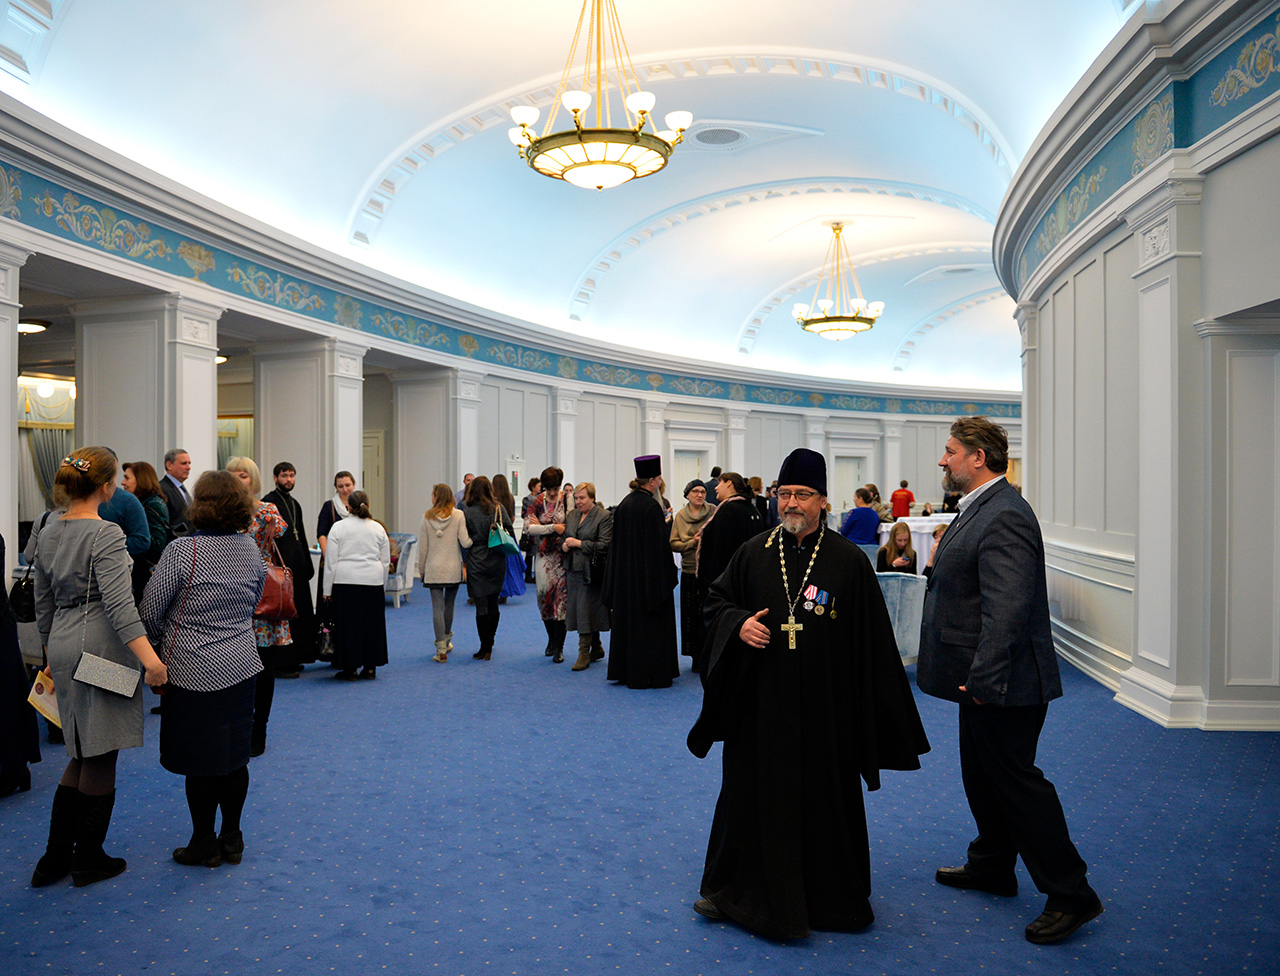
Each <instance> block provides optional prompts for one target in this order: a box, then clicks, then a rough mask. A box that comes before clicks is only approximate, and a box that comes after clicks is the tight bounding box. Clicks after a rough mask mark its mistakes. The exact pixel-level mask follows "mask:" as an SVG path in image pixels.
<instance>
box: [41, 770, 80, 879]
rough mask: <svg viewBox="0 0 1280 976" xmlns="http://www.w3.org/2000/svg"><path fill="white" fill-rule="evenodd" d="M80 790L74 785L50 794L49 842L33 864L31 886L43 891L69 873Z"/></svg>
mask: <svg viewBox="0 0 1280 976" xmlns="http://www.w3.org/2000/svg"><path fill="white" fill-rule="evenodd" d="M79 796H80V791H79V790H77V789H76V788H75V787H74V786H59V787H58V788H57V789H56V790H54V791H53V809H52V810H51V811H50V812H49V843H48V844H47V845H46V846H45V849H44V856H43V857H41V858H40V860H39V861H37V862H36V870H35V873H34V874H32V875H31V887H33V888H43V887H44V886H45V885H51V884H53V883H54V882H55V881H61V880H62V879H63V878H65V877H66V876H67V875H68V874H70V873H71V852H72V850H73V849H74V848H75V845H76V821H77V820H78V819H79V802H80V801H79Z"/></svg>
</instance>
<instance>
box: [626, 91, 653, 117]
mask: <svg viewBox="0 0 1280 976" xmlns="http://www.w3.org/2000/svg"><path fill="white" fill-rule="evenodd" d="M656 102H657V98H655V97H654V94H653V92H647V91H635V92H632V93H631V94H630V95H628V96H627V108H628V109H629V110H630V111H631V112H632V114H634V115H645V114H648V113H649V112H652V111H653V106H654V103H656Z"/></svg>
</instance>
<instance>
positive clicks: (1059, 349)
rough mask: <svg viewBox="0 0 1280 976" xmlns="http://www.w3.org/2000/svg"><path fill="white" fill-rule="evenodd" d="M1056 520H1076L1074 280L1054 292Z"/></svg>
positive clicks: (1060, 522)
mask: <svg viewBox="0 0 1280 976" xmlns="http://www.w3.org/2000/svg"><path fill="white" fill-rule="evenodd" d="M1053 324H1054V329H1053V356H1052V359H1051V362H1052V363H1053V407H1054V409H1053V416H1052V417H1051V418H1050V421H1051V424H1052V426H1051V428H1050V429H1051V430H1052V432H1053V439H1052V441H1050V442H1049V445H1048V446H1049V449H1050V450H1051V451H1052V452H1053V467H1054V471H1055V472H1056V476H1055V477H1054V479H1053V521H1054V522H1055V523H1057V524H1058V525H1074V524H1075V480H1074V477H1073V470H1074V468H1075V462H1076V457H1075V417H1074V412H1075V405H1076V402H1075V401H1076V398H1075V385H1076V381H1075V338H1076V335H1075V333H1076V330H1075V324H1076V323H1075V291H1074V288H1073V285H1072V282H1071V281H1068V282H1067V283H1066V284H1064V285H1063V286H1062V287H1061V288H1059V289H1058V290H1057V291H1056V292H1054V295H1053Z"/></svg>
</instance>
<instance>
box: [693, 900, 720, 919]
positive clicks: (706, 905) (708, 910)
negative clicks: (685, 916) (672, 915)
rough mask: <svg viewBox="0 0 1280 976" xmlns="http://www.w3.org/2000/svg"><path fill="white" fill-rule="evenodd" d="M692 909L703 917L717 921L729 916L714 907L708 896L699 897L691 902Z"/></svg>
mask: <svg viewBox="0 0 1280 976" xmlns="http://www.w3.org/2000/svg"><path fill="white" fill-rule="evenodd" d="M693 910H694V911H695V912H697V913H698V914H699V915H701V916H702V917H703V918H710V919H715V920H716V921H717V922H721V921H724V920H725V919H727V918H728V917H729V916H728V915H726V914H725V913H724V912H722V911H720V909H718V908H716V905H715V902H713V901H712V900H711V899H710V898H699V899H698V900H697V901H695V902H694V903H693Z"/></svg>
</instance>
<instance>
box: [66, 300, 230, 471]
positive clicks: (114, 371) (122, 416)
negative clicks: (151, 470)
mask: <svg viewBox="0 0 1280 976" xmlns="http://www.w3.org/2000/svg"><path fill="white" fill-rule="evenodd" d="M222 311H223V310H222V308H220V307H219V306H217V305H211V304H209V303H207V302H202V301H197V300H195V299H192V298H187V297H185V296H183V295H180V294H177V293H173V294H168V295H156V296H148V297H146V298H126V299H118V300H117V299H103V300H98V301H93V302H81V303H78V304H76V305H75V306H73V308H72V314H73V315H74V316H75V320H76V393H77V397H76V442H77V443H78V444H81V445H84V444H102V445H105V446H107V447H110V448H112V449H113V450H115V452H116V453H117V454H118V455H119V456H120V458H121V460H132V459H138V460H150V461H151V463H152V464H154V465H155V466H156V469H157V471H160V472H161V473H163V470H164V469H163V466H162V464H161V461H162V459H163V457H164V452H165V451H167V450H168V449H169V448H171V447H181V448H185V449H186V450H187V451H188V452H189V453H190V455H191V469H192V473H193V474H196V475H198V474H199V473H200V472H201V471H204V470H206V469H209V468H212V467H214V466H215V465H216V464H217V460H218V452H217V446H216V442H217V424H218V367H217V363H216V362H215V358H216V356H217V354H218V318H219V317H220V316H221V315H222Z"/></svg>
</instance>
